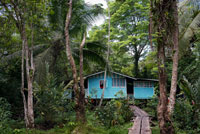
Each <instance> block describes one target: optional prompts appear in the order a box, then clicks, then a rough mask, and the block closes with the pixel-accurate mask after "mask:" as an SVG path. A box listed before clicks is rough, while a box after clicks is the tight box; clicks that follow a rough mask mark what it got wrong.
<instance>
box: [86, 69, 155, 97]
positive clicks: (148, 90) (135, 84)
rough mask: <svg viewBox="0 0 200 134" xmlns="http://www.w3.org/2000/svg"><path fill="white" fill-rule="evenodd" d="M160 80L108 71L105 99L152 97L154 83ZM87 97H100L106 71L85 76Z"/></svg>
mask: <svg viewBox="0 0 200 134" xmlns="http://www.w3.org/2000/svg"><path fill="white" fill-rule="evenodd" d="M157 81H158V80H155V79H143V78H134V77H130V76H127V75H124V74H120V73H116V72H108V73H107V77H106V84H105V86H106V87H105V90H104V99H111V98H128V97H129V98H134V99H150V98H152V97H153V95H154V83H155V82H157ZM84 85H85V97H86V98H87V97H90V98H93V99H100V98H101V94H102V91H103V87H104V71H102V72H98V73H95V74H91V75H88V76H86V77H85V83H84Z"/></svg>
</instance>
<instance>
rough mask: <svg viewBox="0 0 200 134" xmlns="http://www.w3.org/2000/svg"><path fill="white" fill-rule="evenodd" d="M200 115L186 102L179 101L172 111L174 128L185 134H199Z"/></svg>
mask: <svg viewBox="0 0 200 134" xmlns="http://www.w3.org/2000/svg"><path fill="white" fill-rule="evenodd" d="M199 119H200V114H199V112H196V111H195V109H194V107H193V105H191V104H190V103H189V102H188V101H187V100H184V99H179V100H177V102H176V105H175V110H174V120H175V122H176V123H175V124H176V125H175V126H176V128H177V129H178V131H179V129H180V130H184V131H185V132H187V134H197V133H200V128H199V127H200V120H199Z"/></svg>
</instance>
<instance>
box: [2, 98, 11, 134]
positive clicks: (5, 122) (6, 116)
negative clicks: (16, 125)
mask: <svg viewBox="0 0 200 134" xmlns="http://www.w3.org/2000/svg"><path fill="white" fill-rule="evenodd" d="M10 109H11V106H10V104H9V103H8V102H7V100H6V99H5V98H0V132H1V134H9V133H12V129H11V127H10V125H9V120H10V117H11V112H10Z"/></svg>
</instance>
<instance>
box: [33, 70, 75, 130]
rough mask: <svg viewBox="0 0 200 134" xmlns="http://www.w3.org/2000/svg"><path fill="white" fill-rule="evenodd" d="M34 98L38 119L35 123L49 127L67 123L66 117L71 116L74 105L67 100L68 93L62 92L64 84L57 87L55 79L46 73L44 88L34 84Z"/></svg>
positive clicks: (67, 118)
mask: <svg viewBox="0 0 200 134" xmlns="http://www.w3.org/2000/svg"><path fill="white" fill-rule="evenodd" d="M34 87H35V90H34V94H35V98H36V105H35V110H36V111H37V115H38V118H37V119H36V123H38V124H46V125H49V127H52V126H54V125H55V124H59V123H63V121H68V120H70V118H69V117H68V115H70V114H71V116H72V115H73V112H74V103H73V102H72V101H71V100H69V99H67V96H68V93H69V92H65V91H64V84H63V83H61V84H60V85H58V84H57V83H56V78H55V77H54V76H53V75H52V74H50V73H47V78H46V81H45V83H44V86H40V85H38V84H37V83H35V86H34Z"/></svg>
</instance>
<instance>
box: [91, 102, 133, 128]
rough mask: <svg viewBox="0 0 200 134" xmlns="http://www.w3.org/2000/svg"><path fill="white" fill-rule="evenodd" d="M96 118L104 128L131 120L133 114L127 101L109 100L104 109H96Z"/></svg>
mask: <svg viewBox="0 0 200 134" xmlns="http://www.w3.org/2000/svg"><path fill="white" fill-rule="evenodd" d="M95 113H96V115H97V118H98V119H99V120H100V122H101V123H102V124H103V125H104V126H106V127H111V126H114V125H121V124H124V123H125V122H127V121H130V120H131V117H132V116H133V112H132V111H131V110H130V109H129V105H128V101H127V100H114V99H113V100H111V101H109V102H107V104H106V105H105V106H104V107H101V108H97V109H96V112H95Z"/></svg>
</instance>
